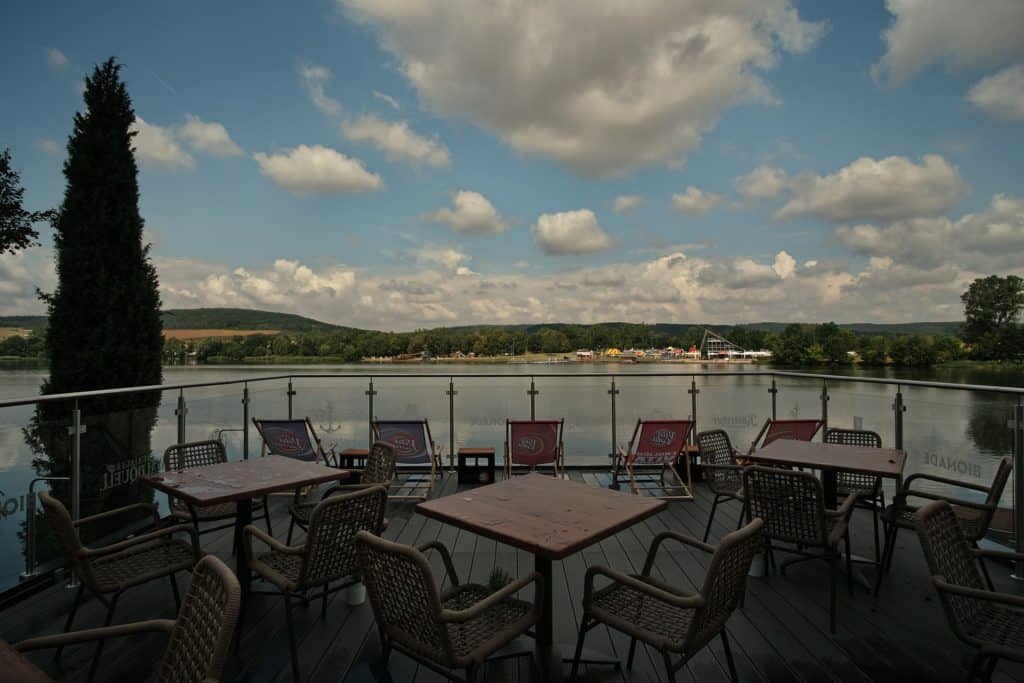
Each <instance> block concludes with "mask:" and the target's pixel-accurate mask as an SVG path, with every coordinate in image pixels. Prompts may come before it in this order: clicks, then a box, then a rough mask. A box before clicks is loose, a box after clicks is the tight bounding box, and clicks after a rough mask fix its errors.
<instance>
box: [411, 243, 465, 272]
mask: <svg viewBox="0 0 1024 683" xmlns="http://www.w3.org/2000/svg"><path fill="white" fill-rule="evenodd" d="M412 256H413V259H414V260H415V261H417V262H418V263H436V264H437V265H439V266H441V267H443V268H444V269H445V270H451V271H454V270H457V269H458V268H459V266H462V265H463V264H464V263H465V262H466V261H469V260H470V259H471V258H472V257H471V256H470V255H469V254H467V253H466V252H464V251H460V250H458V249H455V248H453V247H432V246H426V247H421V248H419V249H417V250H416V251H414V252H413V254H412Z"/></svg>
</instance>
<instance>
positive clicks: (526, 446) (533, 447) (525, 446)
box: [516, 434, 544, 455]
mask: <svg viewBox="0 0 1024 683" xmlns="http://www.w3.org/2000/svg"><path fill="white" fill-rule="evenodd" d="M516 450H518V451H525V452H526V453H529V454H530V455H538V454H540V453H543V452H544V439H543V438H541V437H540V435H538V434H523V435H522V436H520V437H519V438H518V439H517V440H516Z"/></svg>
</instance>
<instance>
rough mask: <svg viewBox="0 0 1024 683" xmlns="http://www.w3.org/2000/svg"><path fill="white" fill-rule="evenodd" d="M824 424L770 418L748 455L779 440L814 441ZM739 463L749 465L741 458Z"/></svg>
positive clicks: (752, 444)
mask: <svg viewBox="0 0 1024 683" xmlns="http://www.w3.org/2000/svg"><path fill="white" fill-rule="evenodd" d="M822 424H823V423H822V421H821V420H773V419H771V418H768V419H767V420H765V421H764V426H762V427H761V431H759V432H758V433H757V436H756V437H755V438H754V440H753V441H752V442H751V444H750V450H748V451H747V455H750V454H751V453H753V452H754V451H755V450H757V449H758V448H764V447H765V446H767V445H768V444H770V443H771V442H772V441H778V440H779V439H792V440H793V441H811V440H813V439H814V435H815V434H817V433H818V430H820V429H821V426H822ZM739 463H740V464H741V465H745V464H749V461H747V460H745V459H744V458H742V457H741V458H739Z"/></svg>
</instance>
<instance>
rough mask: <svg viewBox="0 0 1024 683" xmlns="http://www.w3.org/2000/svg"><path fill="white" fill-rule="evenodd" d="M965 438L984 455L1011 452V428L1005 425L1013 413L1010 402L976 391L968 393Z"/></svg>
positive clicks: (1000, 454)
mask: <svg viewBox="0 0 1024 683" xmlns="http://www.w3.org/2000/svg"><path fill="white" fill-rule="evenodd" d="M970 397H971V398H970V401H971V404H970V405H971V408H970V415H969V417H968V420H967V438H969V439H970V440H971V441H973V442H974V445H975V446H977V448H978V450H979V451H981V452H982V453H984V454H985V455H991V456H994V457H995V456H1003V455H1008V454H1010V453H1012V452H1013V430H1011V429H1010V428H1009V427H1008V426H1007V425H1008V423H1009V420H1010V418H1011V417H1012V414H1013V409H1012V407H1011V404H1010V403H1008V402H1006V401H999V400H995V399H994V398H992V397H988V398H986V397H985V396H984V395H980V396H979V395H978V394H976V393H973V392H972V393H971V394H970Z"/></svg>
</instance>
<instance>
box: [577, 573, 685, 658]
mask: <svg viewBox="0 0 1024 683" xmlns="http://www.w3.org/2000/svg"><path fill="white" fill-rule="evenodd" d="M633 578H635V579H638V580H640V581H643V582H645V583H649V584H651V585H653V586H656V587H657V588H660V589H662V590H667V587H666V586H665V585H663V584H661V583H660V582H658V581H656V580H653V579H651V577H646V576H638V575H634V576H633ZM670 592H675V591H670ZM591 610H592V611H593V613H594V616H596V617H597V618H598V619H599V620H600V621H603V622H604V623H606V624H610V625H612V626H616V627H618V628H621V629H623V630H624V631H625V632H626V633H629V634H630V635H634V634H635V635H638V636H640V638H641V640H644V641H646V642H648V643H650V644H651V645H653V646H654V647H656V648H658V649H663V650H671V651H673V652H682V651H683V641H682V640H681V636H684V635H686V634H687V633H689V632H690V623H691V622H692V621H693V618H694V615H695V614H696V612H695V611H694V610H692V609H685V608H682V607H676V606H674V605H670V604H668V603H667V602H662V601H661V600H657V599H655V598H652V597H651V596H649V595H646V594H644V593H641V592H640V591H638V590H637V589H635V588H632V587H631V586H624V585H622V584H620V583H613V584H611V585H610V586H605V587H604V588H602V589H600V590H598V591H595V592H594V599H593V603H592V607H591Z"/></svg>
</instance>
